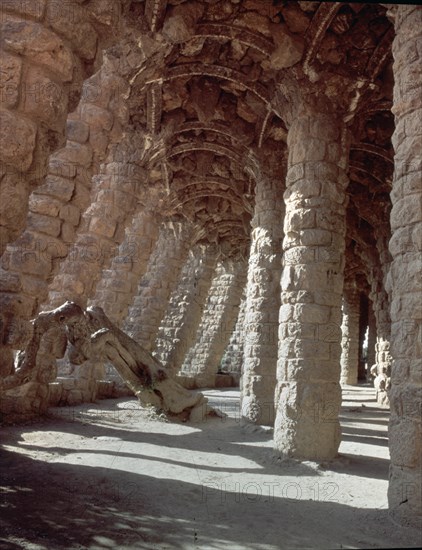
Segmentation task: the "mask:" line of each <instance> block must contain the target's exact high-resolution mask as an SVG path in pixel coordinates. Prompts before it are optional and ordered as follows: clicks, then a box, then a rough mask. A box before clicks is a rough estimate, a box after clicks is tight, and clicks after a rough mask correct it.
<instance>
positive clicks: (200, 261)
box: [154, 245, 217, 374]
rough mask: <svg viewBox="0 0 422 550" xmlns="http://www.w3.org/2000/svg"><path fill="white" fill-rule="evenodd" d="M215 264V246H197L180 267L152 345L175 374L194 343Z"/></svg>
mask: <svg viewBox="0 0 422 550" xmlns="http://www.w3.org/2000/svg"><path fill="white" fill-rule="evenodd" d="M216 263H217V251H216V248H215V247H214V246H211V245H208V246H205V245H196V246H195V247H194V248H192V249H191V250H190V252H189V257H188V261H187V262H186V263H185V265H184V266H183V269H182V272H181V276H180V280H179V284H178V287H177V288H176V290H175V291H174V292H173V294H172V296H171V298H170V301H169V305H168V308H167V312H166V315H165V317H164V319H163V321H162V322H161V325H160V328H159V331H158V335H157V339H156V342H155V350H154V355H155V356H156V357H157V359H158V360H159V361H160V362H161V363H162V364H163V365H165V366H166V367H168V368H169V369H171V370H172V372H173V373H174V374H177V373H178V372H179V370H180V368H181V366H182V363H183V359H184V358H185V355H186V353H187V351H188V350H189V349H190V347H191V346H192V345H193V344H194V343H195V340H194V339H195V334H196V330H197V328H198V325H199V323H200V321H201V316H202V313H203V310H204V306H205V302H206V299H207V296H208V292H209V290H210V286H211V281H212V277H213V275H214V272H215V268H216Z"/></svg>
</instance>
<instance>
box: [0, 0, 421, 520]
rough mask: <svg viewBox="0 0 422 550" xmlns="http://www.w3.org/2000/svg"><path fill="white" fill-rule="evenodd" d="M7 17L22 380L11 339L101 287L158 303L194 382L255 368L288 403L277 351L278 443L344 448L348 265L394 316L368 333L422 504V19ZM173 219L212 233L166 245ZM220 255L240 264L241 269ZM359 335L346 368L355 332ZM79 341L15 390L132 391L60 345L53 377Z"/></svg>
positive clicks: (3, 276)
mask: <svg viewBox="0 0 422 550" xmlns="http://www.w3.org/2000/svg"><path fill="white" fill-rule="evenodd" d="M276 4H277V5H276ZM0 8H1V21H0V25H1V29H2V42H1V44H0V48H1V59H2V67H1V71H0V106H1V112H0V117H1V121H0V145H1V155H0V250H1V253H2V257H1V266H0V303H1V307H2V315H3V312H4V313H5V315H4V317H2V327H1V335H2V339H1V341H0V346H1V347H2V364H1V370H2V372H11V371H13V351H12V350H14V349H16V350H17V349H20V348H22V347H24V345H25V342H27V340H28V336H29V334H30V327H31V326H32V325H30V323H28V319H29V318H30V317H31V316H33V315H35V314H36V313H38V312H39V310H40V307H41V306H42V304H44V306H50V305H51V304H54V305H56V304H60V303H61V302H62V301H63V300H64V299H66V298H69V297H72V298H75V299H78V300H80V302H81V303H82V304H86V303H87V301H91V303H97V304H98V303H99V304H101V305H104V307H105V308H106V309H107V312H108V313H109V314H110V315H111V316H112V317H113V319H114V320H116V322H119V321H121V320H122V319H123V318H124V317H125V315H126V312H127V310H128V307H129V304H130V303H131V301H132V299H133V297H134V295H135V294H137V295H138V297H137V299H135V301H133V303H132V309H131V312H132V313H133V319H132V321H131V323H132V326H131V329H133V330H134V331H137V332H138V333H139V334H143V335H144V336H142V337H145V338H146V339H147V340H148V342H149V343H148V345H149V346H151V348H152V347H153V346H154V345H156V353H157V354H158V353H159V354H162V355H163V357H164V356H165V357H166V358H167V359H166V360H167V361H169V362H173V363H174V365H175V369H176V370H177V369H178V368H179V366H180V364H181V362H182V360H183V358H184V357H185V352H186V349H187V348H189V349H190V353H188V354H187V356H186V361H185V367H186V371H185V375H186V376H185V378H184V382H185V383H186V385H189V384H190V385H191V386H194V385H195V384H196V383H198V384H204V383H207V384H208V383H211V384H214V383H220V381H221V380H224V378H226V379H227V375H220V377H219V378H218V380H217V379H216V378H215V373H216V372H217V370H218V369H221V370H223V371H224V372H231V373H233V369H234V370H236V373H233V374H235V375H236V376H234V378H235V379H236V380H237V379H238V378H239V375H240V370H241V365H242V363H244V365H245V373H244V374H245V376H244V380H245V391H246V388H248V389H247V391H248V392H249V394H248V398H249V396H250V397H251V399H252V401H254V400H257V399H258V394H259V392H260V391H261V389H263V388H264V387H265V392H266V393H267V395H270V394H271V391H272V390H274V388H271V385H274V382H271V381H270V377H269V378H268V379H267V381H268V384H264V385H263V384H262V377H261V374H260V372H259V370H260V369H261V370H262V369H263V368H264V365H265V369H268V371H270V370H271V369H270V364H273V360H274V348H275V347H278V374H277V378H278V383H277V396H278V397H277V406H278V416H277V418H278V420H277V422H276V426H275V446H276V448H277V449H279V450H280V451H281V453H282V454H284V455H289V456H296V457H299V458H303V457H304V458H318V459H319V458H327V457H328V458H329V457H332V456H333V455H334V454H335V451H336V448H337V444H338V424H337V411H338V403H339V400H340V392H339V385H338V383H339V381H340V344H341V331H340V325H341V320H342V315H341V300H342V299H344V300H345V301H347V300H346V299H347V295H346V294H347V287H346V292H345V293H343V288H342V285H343V269H344V277H345V279H346V281H351V280H353V281H355V283H356V288H357V289H358V290H359V292H360V293H361V296H362V297H363V299H364V300H367V299H368V298H369V299H370V301H371V302H372V306H373V313H374V317H375V322H374V319H372V318H371V315H369V319H366V317H365V316H366V310H365V311H364V310H363V309H362V310H361V317H360V327H359V339H360V345H362V339H363V334H364V332H365V330H366V325H367V324H369V328H370V330H369V335H370V338H369V340H370V350H369V354H368V357H369V359H368V361H369V363H370V364H369V367H372V366H373V365H375V367H374V368H373V374H374V378H375V381H374V382H375V388H376V389H375V391H376V395H377V399H378V402H379V403H380V404H382V406H384V407H388V406H389V399H390V398H391V403H392V415H391V430H390V439H391V442H390V446H391V456H392V461H393V462H392V470H391V472H392V475H391V490H390V503H391V508H392V510H394V513H395V516H396V518H397V519H399V520H400V521H404V522H406V521H408V522H410V523H411V522H412V521H414V518H419V517H420V503H419V501H418V498H419V497H418V495H419V494H420V493H419V492H420V479H419V478H418V476H417V475H416V474H415V472H416V471H417V468H418V467H420V464H419V462H418V454H420V438H421V435H420V420H419V419H417V418H416V414H415V411H414V410H413V409H414V408H415V404H417V403H418V401H420V395H419V393H418V392H419V391H420V376H421V373H420V346H419V341H420V338H419V337H418V334H419V332H420V319H419V310H418V307H417V300H416V298H415V296H416V294H417V293H420V292H421V290H422V289H421V286H420V264H419V259H420V253H421V251H422V245H421V242H422V225H421V219H422V216H421V208H420V200H419V199H420V169H421V165H420V158H419V157H420V154H419V153H418V152H419V151H420V149H421V144H420V121H421V116H422V107H421V105H420V77H421V74H420V53H421V51H422V50H421V47H420V41H421V37H420V28H421V24H420V23H421V21H420V18H421V16H420V10H419V9H418V8H417V7H416V6H407V7H403V8H396V7H394V6H393V5H389V6H388V8H387V7H386V6H385V5H382V4H359V5H357V4H356V5H354V4H349V5H344V6H343V5H340V4H339V3H334V4H332V3H307V2H301V3H295V2H284V3H283V2H281V3H280V2H278V3H274V5H272V3H271V2H262V1H257V0H247V1H245V2H238V1H235V0H233V1H230V2H228V1H226V0H216V1H213V2H205V3H204V2H196V1H192V2H188V3H187V2H180V1H179V0H169V2H167V3H166V2H162V1H158V0H157V1H155V0H151V1H150V0H148V1H146V2H128V1H126V0H122V1H120V0H116V1H113V0H89V1H84V2H82V1H81V0H67V1H66V2H57V1H56V0H34V1H29V0H24V1H20V0H19V1H15V0H2V1H0ZM387 9H388V10H389V13H388V16H387V13H386V12H387ZM394 18H395V21H396V23H395V24H396V31H397V32H396V37H395V40H394V46H393V48H392V45H391V43H392V40H393V37H394V28H393V24H392V21H393V20H394ZM391 54H393V55H394V66H393V64H392V55H391ZM393 83H395V91H394V106H393V113H394V115H393V113H392V112H391V103H392V100H393ZM309 106H312V113H311V112H310V111H309V110H308V109H309ZM394 116H395V119H394ZM341 121H343V122H344V123H346V125H347V128H348V130H349V131H350V134H351V136H352V140H351V144H350V148H349V147H348V144H347V140H346V139H344V137H345V134H344V132H343V130H344V127H343V122H341ZM393 130H394V135H393V136H392V133H393ZM286 144H287V149H288V155H289V169H288V173H287V176H286V178H285V175H284V174H283V173H282V172H283V169H284V168H283V166H284V163H285V160H284V152H285V149H286ZM393 147H394V151H393ZM394 152H395V158H393V156H394ZM393 170H394V184H393V187H392V188H391V182H392V180H393ZM266 179H267V180H268V182H271V185H274V186H275V187H273V188H272V189H271V190H269V192H268V193H267V192H264V191H263V190H262V184H263V183H264V182H265V181H266ZM284 179H286V187H287V190H286V192H285V193H284V200H285V202H286V206H287V208H286V215H285V216H284V215H283V214H281V215H279V216H278V221H279V222H282V223H283V224H284V228H285V239H284V251H283V253H282V251H281V250H279V251H277V252H276V253H275V254H271V253H268V250H266V247H267V244H268V240H270V241H271V238H272V237H271V236H272V235H273V233H271V230H270V229H271V227H272V226H273V225H274V226H275V225H276V224H275V220H272V221H271V222H270V221H269V220H267V221H266V220H265V215H266V213H269V212H273V213H274V212H275V211H277V209H278V208H279V206H281V203H282V199H283V197H282V192H283V190H284V187H283V186H284V184H285V182H284ZM276 184H277V185H276ZM346 186H347V188H346V191H345V187H346ZM390 192H391V194H390ZM345 193H346V194H347V197H348V204H347V205H346V201H345ZM252 216H253V217H254V223H256V224H257V225H256V226H254V227H253V229H252V231H251V223H250V222H251V218H252ZM260 217H261V218H262V219H260ZM169 221H170V222H171V223H173V224H175V227H176V226H182V225H183V226H185V227H188V226H189V227H192V228H194V229H193V236H192V235H191V236H189V235H185V236H183V235H182V234H180V239H179V241H178V243H177V246H174V247H173V249H172V248H171V242H173V241H172V240H171V239H168V242H164V243H163V241H162V240H161V241H160V244H159V246H158V245H156V243H155V241H156V238H157V226H158V224H161V223H164V224H166V223H168V222H169ZM261 222H262V223H261ZM267 222H268V223H269V225H266V224H267ZM273 222H274V224H273ZM191 237H192V238H191ZM132 239H135V241H136V243H138V244H137V245H136V246H137V247H138V248H139V247H140V248H141V249H140V250H139V263H137V261H134V257H133V253H132V252H133V246H132V245H133V240H132ZM261 239H263V241H264V242H265V243H266V244H265V246H264V247H263V248H260V247H259V246H257V242H258V241H259V240H261ZM251 242H252V247H251ZM388 243H389V244H388ZM136 246H135V248H136ZM128 247H129V249H130V251H129V252H128V251H127V249H128ZM205 250H215V252H216V255H217V256H218V258H219V261H220V268H219V269H220V270H221V269H223V271H224V269H227V270H228V271H227V273H225V274H224V273H220V275H221V280H220V282H218V281H219V279H218V277H214V279H213V280H212V281H211V273H212V268H211V264H212V262H208V261H205V258H206V257H207V254H208V252H207V253H205V252H204V254H205V255H204V256H202V252H199V251H205ZM249 250H251V251H252V254H251V256H250V259H249V263H248V266H247V267H246V263H247V259H248V253H249ZM188 251H190V252H189V254H190V255H188ZM179 253H180V254H179ZM272 256H274V258H272ZM127 259H128V260H129V261H126V260H127ZM150 260H151V262H150V264H149V265H148V262H149V261H150ZM273 260H274V263H273ZM280 260H282V261H283V265H284V267H283V273H282V277H281V293H280V292H277V290H276V286H277V284H278V282H277V279H278V276H276V274H275V271H276V270H275V265H276V264H277V262H279V261H280ZM392 260H393V261H392ZM240 265H243V266H244V269H243V272H244V277H245V276H246V271H248V277H249V284H248V292H247V300H246V301H244V300H243V298H242V304H244V305H242V307H240V308H239V307H238V302H240V300H241V296H243V294H242V293H243V288H244V280H242V281H240V279H241V277H240V274H239V277H238V275H237V274H236V270H235V269H234V268H233V271H232V272H231V271H230V269H231V267H230V268H229V266H232V267H233V266H240ZM278 265H280V264H278ZM221 266H225V268H222V267H221ZM273 268H274V269H273ZM148 271H150V273H149V275H148ZM147 275H148V276H147ZM226 275H227V278H225V276H226ZM196 277H198V280H199V281H200V284H199V286H195V278H196ZM236 277H238V278H237V279H236ZM140 278H141V281H139V279H140ZM234 280H237V281H238V283H237V286H236V285H234V286H233V287H231V286H230V284H229V282H230V281H231V282H232V283H233V281H234ZM139 283H141V284H140V285H139ZM211 283H212V284H211ZM220 283H221V286H220V287H218V285H219V284H220ZM233 284H234V283H233ZM229 287H230V289H231V290H229ZM138 289H139V292H138ZM280 296H281V308H278V301H279V300H280ZM179 304H180V305H179ZM271 304H276V305H275V306H274V307H272V306H271ZM278 309H280V311H279V320H278V322H279V323H280V327H279V331H278V334H277V335H276V338H275V339H274V341H273V340H272V339H271V338H272V333H271V334H269V331H268V326H269V325H268V324H269V323H274V321H275V323H276V324H278V322H277V319H274V315H275V312H277V310H278ZM364 309H365V308H364ZM239 310H240V311H239ZM207 316H208V317H207ZM236 319H237V321H236ZM245 319H246V321H245ZM343 319H346V316H344V317H343ZM138 320H139V323H140V324H138ZM235 322H236V327H235V328H234V324H235ZM245 323H246V326H247V327H248V328H249V329H251V330H244V328H243V326H244V324H245ZM349 328H350V329H351V327H347V330H349ZM347 330H346V323H345V324H344V334H343V336H344V337H345V338H344V341H343V342H344V346H343V359H342V361H343V364H344V365H345V364H346V362H347V361H346V356H347V357H349V356H350V352H351V349H352V347H353V346H351V345H349V344H351V343H352V342H355V341H356V339H355V338H350V337H349V335H347V336H346V332H347ZM270 332H271V331H270ZM157 334H158V335H159V337H158V339H157V340H156V342H155V343H154V341H155V339H156V336H157ZM218 335H220V338H218V337H217V336H218ZM221 335H223V337H221ZM374 335H375V336H376V343H373V342H374V338H375V336H374ZM268 339H270V340H271V341H270V342H268ZM346 344H347V345H346ZM347 346H348V349H347ZM354 349H355V348H354ZM59 351H60V350H57V349H50V348H48V346H47V348H46V349H45V350H44V351H43V353H42V354H41V355H40V362H42V363H43V364H44V366H45V368H42V369H41V370H40V373H41V374H40V380H37V381H36V383H35V384H26V385H25V386H23V387H22V388H20V389H18V390H16V392H15V394H13V395H12V394H11V395H10V396H9V395H6V398H5V399H3V395H2V396H1V398H2V399H1V401H0V402H4V403H5V406H4V407H5V408H4V411H5V412H6V413H7V414H8V415H10V416H11V417H13V418H21V419H22V418H28V417H29V416H31V415H33V414H36V413H37V412H40V411H43V410H45V408H46V406H47V404H48V402H49V401H50V402H51V403H55V404H57V403H78V402H81V401H84V400H85V401H86V400H89V399H93V398H95V396H96V395H98V393H97V392H98V391H100V393H101V394H102V395H112V393H111V392H113V391H114V392H117V391H120V389H119V384H118V381H117V377H116V375H115V373H110V367H109V366H108V365H104V364H102V363H96V362H95V361H93V362H92V363H89V364H87V365H85V366H84V368H74V367H73V366H72V365H70V364H69V361H68V360H67V359H66V358H65V359H60V361H59V362H60V368H59V371H60V374H62V376H61V380H60V382H57V383H56V384H57V385H54V384H55V382H49V375H48V372H52V373H53V374H54V373H55V364H56V357H57V354H58V352H59ZM372 351H374V353H375V354H376V355H375V356H374V355H373V354H372ZM243 354H245V356H244V360H243ZM371 354H372V355H371ZM393 359H394V363H393ZM347 360H348V359H347ZM72 369H73V372H72ZM196 371H197V372H196ZM360 372H361V373H362V370H361V371H360ZM196 374H199V375H200V376H199V377H198V380H196V379H195V376H196ZM105 375H107V376H108V377H109V380H105V381H104V380H103V381H102V382H100V383H98V380H99V379H103V377H104V376H105ZM248 377H249V379H248ZM260 377H261V378H260ZM244 397H245V396H244ZM265 399H267V398H265ZM249 409H251V408H250V407H249ZM255 420H256V419H255ZM317 439H318V441H319V443H318V444H316V440H317ZM403 487H405V489H406V491H407V492H406V491H405V492H403V490H402V489H403Z"/></svg>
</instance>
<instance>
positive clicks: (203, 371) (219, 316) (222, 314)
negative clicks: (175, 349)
mask: <svg viewBox="0 0 422 550" xmlns="http://www.w3.org/2000/svg"><path fill="white" fill-rule="evenodd" d="M245 268H246V265H245V263H244V262H233V261H228V260H227V261H225V262H222V263H221V264H219V265H218V267H217V270H216V273H215V276H214V279H213V281H212V284H211V288H210V292H209V296H208V302H207V304H206V307H205V309H204V313H203V315H202V320H201V323H200V325H199V328H198V331H197V334H196V343H195V345H194V346H192V348H191V349H190V350H189V352H188V353H187V355H186V358H185V361H184V363H183V366H182V371H181V374H182V375H184V376H187V377H188V378H189V377H190V378H191V379H193V380H194V381H195V384H196V386H197V387H198V388H205V387H212V386H214V385H215V375H216V374H217V371H218V367H219V365H220V362H221V358H222V357H223V353H224V350H225V349H226V347H227V344H228V343H229V340H230V336H231V333H232V332H233V328H234V325H235V323H236V319H237V316H238V313H239V305H240V300H241V297H242V291H243V287H244V284H245V279H246V269H245Z"/></svg>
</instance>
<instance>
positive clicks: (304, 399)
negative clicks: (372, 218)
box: [274, 109, 348, 460]
mask: <svg viewBox="0 0 422 550" xmlns="http://www.w3.org/2000/svg"><path fill="white" fill-rule="evenodd" d="M338 143H340V144H341V145H342V147H341V148H337V149H336V150H337V157H336V158H330V156H329V153H328V152H329V151H332V150H333V148H332V147H330V146H331V145H336V146H337V145H338ZM305 144H306V147H305ZM288 147H289V162H288V172H287V178H286V183H287V190H286V192H285V195H284V197H285V202H286V216H285V221H284V234H285V237H284V243H283V248H284V257H283V266H284V267H283V274H282V278H281V307H280V316H279V322H280V329H279V352H278V363H277V388H276V400H275V403H276V408H277V412H276V419H275V425H274V444H275V448H276V450H278V451H279V452H280V454H281V455H282V456H286V457H294V458H302V459H303V458H305V459H316V460H321V459H327V458H333V457H334V456H336V454H337V450H338V446H339V443H340V425H339V421H338V413H339V409H340V403H341V390H340V385H339V380H340V354H341V329H340V325H341V301H342V294H343V269H344V248H345V241H344V235H345V228H346V222H345V207H346V204H347V200H346V193H345V189H346V186H347V184H348V178H347V177H346V169H347V158H348V136H347V133H346V131H345V129H344V127H343V126H342V124H341V122H340V121H339V120H338V119H336V118H335V117H333V116H330V115H323V114H320V113H312V112H309V111H306V110H305V109H304V111H303V112H302V114H301V115H300V116H298V117H297V118H296V119H295V120H294V122H293V124H292V126H291V127H290V129H289V134H288Z"/></svg>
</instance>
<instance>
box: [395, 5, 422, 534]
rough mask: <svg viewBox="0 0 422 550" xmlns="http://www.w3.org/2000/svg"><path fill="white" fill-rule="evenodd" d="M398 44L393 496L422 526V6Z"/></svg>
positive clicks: (411, 10) (406, 13)
mask: <svg viewBox="0 0 422 550" xmlns="http://www.w3.org/2000/svg"><path fill="white" fill-rule="evenodd" d="M396 9H397V13H396V20H395V28H396V37H395V39H394V42H393V56H394V65H393V70H394V80H395V84H394V106H393V113H394V115H395V120H396V129H395V131H394V134H393V139H392V141H393V146H394V150H395V158H394V163H395V170H394V178H393V189H392V192H391V201H392V204H393V208H392V211H391V217H390V221H391V229H392V237H391V240H390V246H389V248H390V252H391V254H392V257H393V262H392V264H391V269H390V275H389V285H388V290H389V292H390V296H391V322H392V327H391V336H392V338H391V343H392V355H393V358H394V362H393V365H392V374H391V383H392V388H391V393H390V405H391V417H390V427H389V444H390V455H391V466H390V484H389V490H388V499H389V506H390V511H391V513H392V515H393V517H394V518H395V519H396V520H397V521H399V522H401V523H404V524H410V525H413V526H415V527H419V528H420V526H421V522H422V498H421V497H422V494H421V493H422V484H421V471H422V428H421V402H422V376H421V374H422V373H421V365H422V361H421V358H422V344H421V342H422V308H421V293H422V286H421V277H420V273H421V252H422V250H421V249H422V209H421V201H422V187H421V179H422V165H421V151H422V136H421V132H420V129H421V128H420V122H421V119H422V95H421V90H420V83H421V79H422V59H421V56H422V8H421V7H419V6H405V5H399V6H397V8H396Z"/></svg>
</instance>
